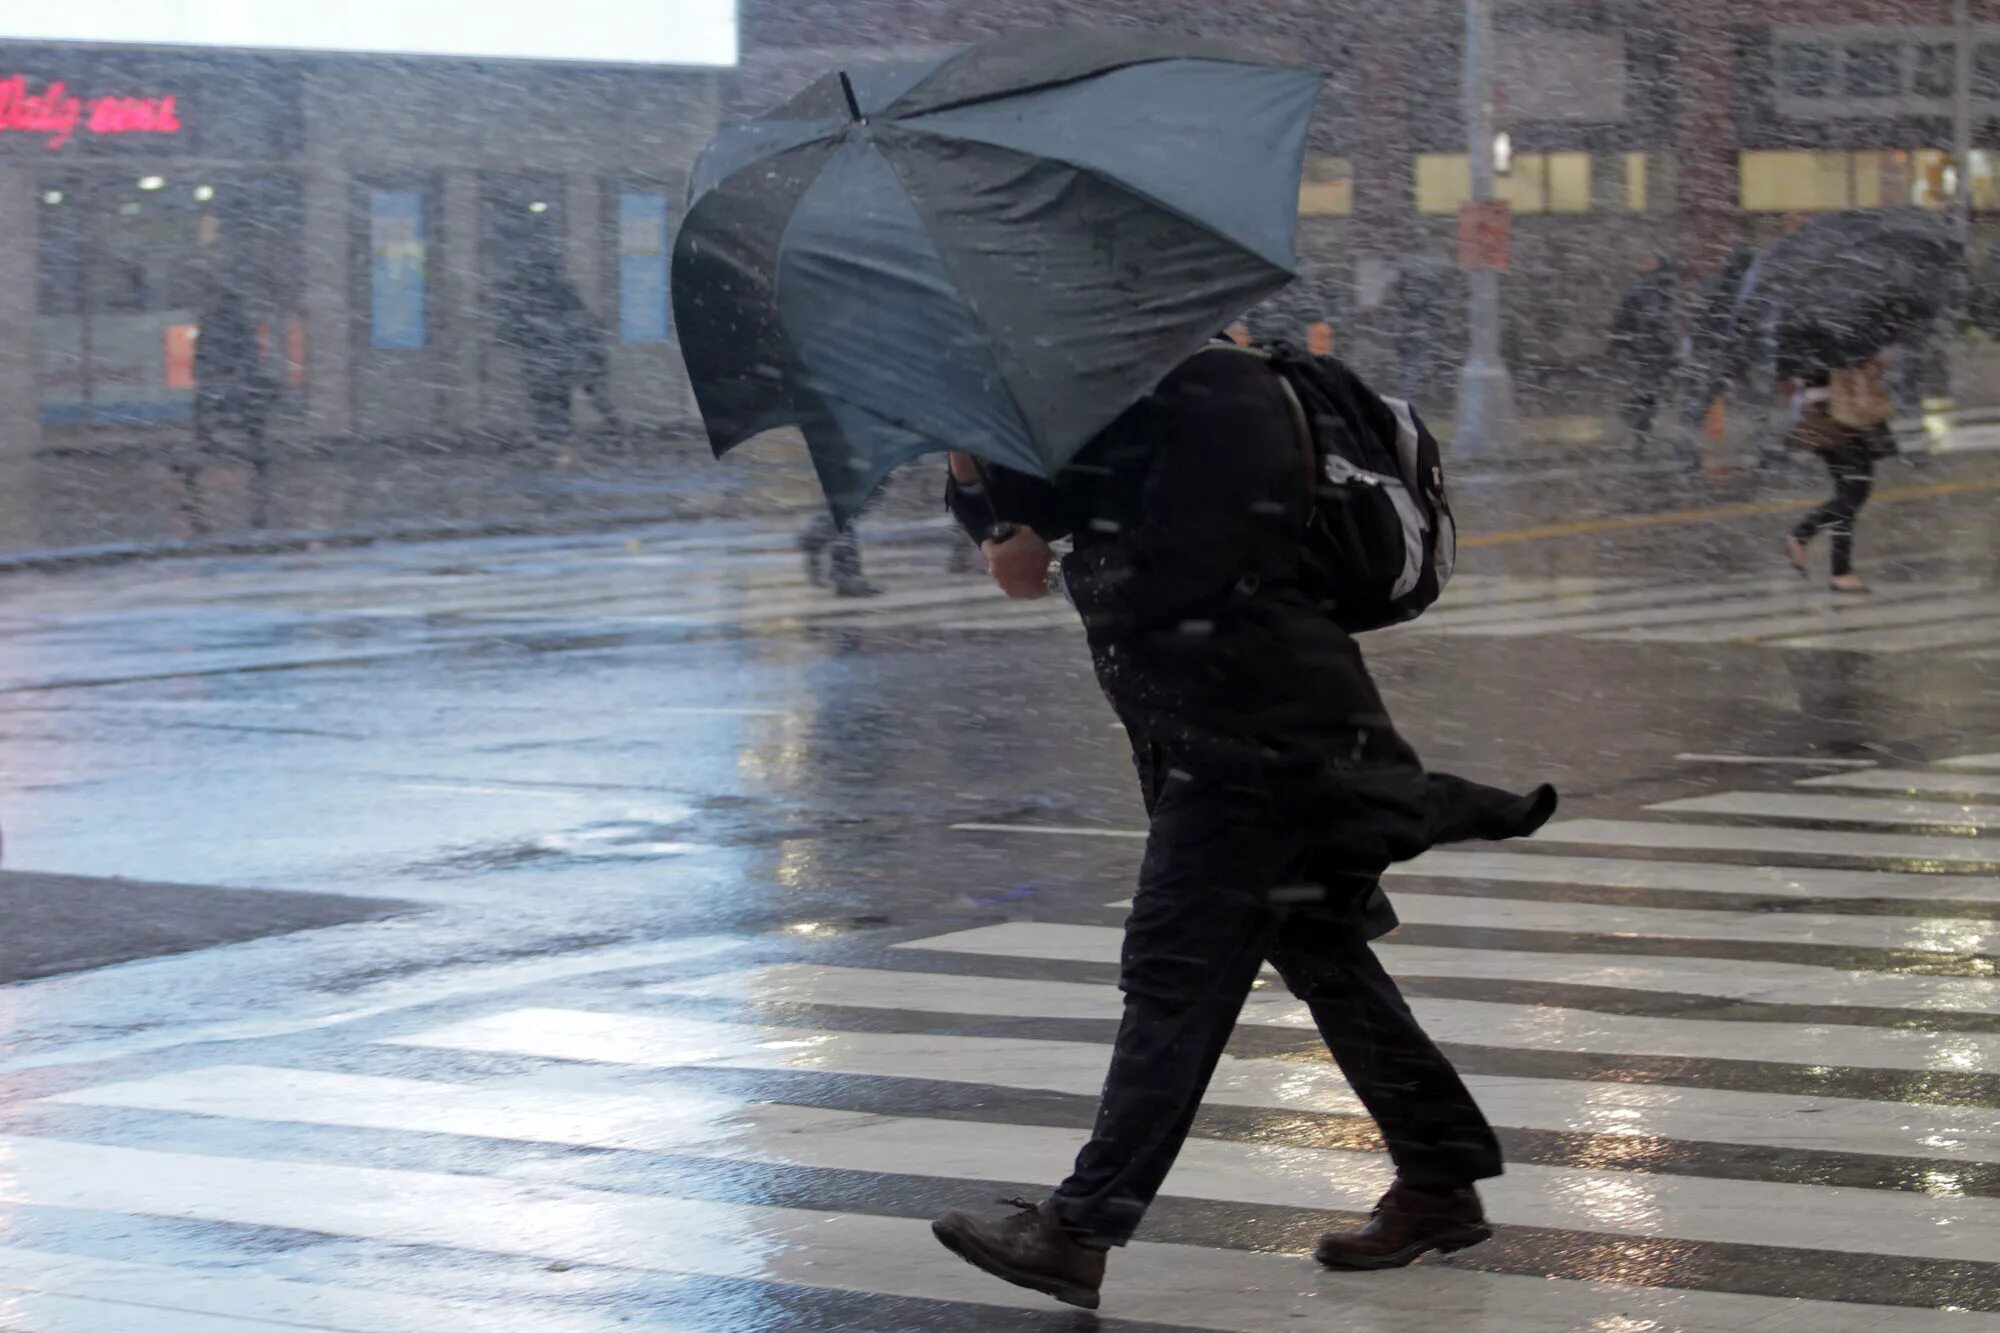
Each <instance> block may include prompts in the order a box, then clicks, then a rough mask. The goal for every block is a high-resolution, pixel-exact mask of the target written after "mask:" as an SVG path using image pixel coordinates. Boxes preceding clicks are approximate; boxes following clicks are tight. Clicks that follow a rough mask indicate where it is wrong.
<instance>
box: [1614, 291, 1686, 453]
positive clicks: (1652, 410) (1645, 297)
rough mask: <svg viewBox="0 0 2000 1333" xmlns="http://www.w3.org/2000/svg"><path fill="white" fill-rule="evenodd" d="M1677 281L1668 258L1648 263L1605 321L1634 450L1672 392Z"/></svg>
mask: <svg viewBox="0 0 2000 1333" xmlns="http://www.w3.org/2000/svg"><path fill="white" fill-rule="evenodd" d="M1678 301H1679V282H1678V279H1677V276H1676V273H1675V269H1674V264H1673V261H1672V260H1668V259H1654V260H1651V261H1649V262H1648V263H1647V265H1646V272H1645V273H1643V274H1641V275H1640V277H1639V280H1638V281H1637V282H1634V283H1633V284H1632V285H1631V286H1630V287H1627V288H1626V289H1625V294H1624V296H1623V297H1621V298H1620V299H1619V302H1618V310H1617V313H1615V314H1614V315H1613V316H1612V317H1611V338H1610V344H1611V362H1612V366H1613V370H1614V373H1615V374H1616V376H1617V378H1618V384H1619V391H1620V413H1619V414H1620V416H1621V417H1622V418H1623V420H1624V423H1625V429H1626V432H1627V434H1628V437H1629V438H1630V440H1631V443H1632V446H1633V448H1634V449H1635V450H1644V449H1646V448H1647V447H1648V446H1649V445H1650V444H1651V443H1652V440H1653V423H1654V419H1655V418H1656V417H1657V416H1658V414H1659V410H1660V404H1661V402H1662V401H1664V400H1666V399H1667V398H1668V397H1669V395H1671V393H1672V391H1673V379H1674V350H1675V342H1676V339H1675V337H1674V322H1675V314H1676V306H1677V304H1678Z"/></svg>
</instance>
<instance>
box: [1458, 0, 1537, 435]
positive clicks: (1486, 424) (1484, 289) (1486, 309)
mask: <svg viewBox="0 0 2000 1333" xmlns="http://www.w3.org/2000/svg"><path fill="white" fill-rule="evenodd" d="M1465 129H1466V148H1467V151H1468V153H1469V155H1470V157H1471V166H1472V200H1473V202H1474V203H1475V204H1484V203H1490V202H1491V201H1492V199H1493V134H1494V125H1493V3H1492V0H1465ZM1466 277H1467V279H1468V283H1469V285H1470V287H1471V304H1470V306H1469V307H1468V309H1467V319H1468V324H1469V326H1470V334H1471V337H1470V347H1469V348H1468V353H1467V356H1466V359H1465V368H1464V369H1463V370H1462V371H1460V372H1459V377H1458V433H1457V436H1456V437H1455V438H1454V440H1453V441H1452V454H1453V455H1454V456H1455V457H1458V458H1495V457H1505V456H1509V455H1512V454H1513V453H1515V452H1516V449H1517V447H1518V445H1519V444H1520V423H1519V421H1518V420H1517V418H1516V417H1515V414H1514V381H1513V379H1512V377H1511V376H1509V375H1508V373H1507V363H1506V362H1505V361H1503V360H1502V359H1501V357H1500V274H1499V272H1498V270H1497V269H1494V268H1490V267H1485V266H1481V267H1478V268H1475V269H1474V270H1473V271H1472V272H1470V273H1468V274H1467V275H1466Z"/></svg>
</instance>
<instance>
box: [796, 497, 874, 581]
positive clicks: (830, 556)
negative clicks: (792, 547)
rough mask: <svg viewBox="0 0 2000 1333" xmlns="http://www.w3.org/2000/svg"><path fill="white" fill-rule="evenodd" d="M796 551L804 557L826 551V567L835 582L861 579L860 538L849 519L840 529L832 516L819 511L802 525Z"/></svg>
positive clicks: (851, 520)
mask: <svg viewBox="0 0 2000 1333" xmlns="http://www.w3.org/2000/svg"><path fill="white" fill-rule="evenodd" d="M855 517H856V518H858V517H860V516H859V515H856V516H855ZM799 549H800V550H802V551H804V552H805V553H806V554H807V555H808V556H817V555H818V554H819V553H820V552H821V551H824V552H826V558H827V564H828V566H829V567H830V568H831V569H832V570H833V578H834V582H836V583H840V582H844V581H847V580H851V579H858V578H860V577H861V538H860V536H859V535H858V534H856V532H855V531H854V521H853V519H850V520H848V522H847V524H846V526H844V527H843V526H840V525H838V524H836V523H835V522H834V521H833V515H832V514H829V513H824V512H822V513H820V514H817V515H815V516H814V517H813V521H812V522H810V523H808V524H806V530H805V531H804V532H802V533H800V534H799Z"/></svg>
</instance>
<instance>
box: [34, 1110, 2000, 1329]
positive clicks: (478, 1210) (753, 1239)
mask: <svg viewBox="0 0 2000 1333" xmlns="http://www.w3.org/2000/svg"><path fill="white" fill-rule="evenodd" d="M765 1123H766V1125H767V1126H772V1127H775V1126H784V1127H785V1128H786V1129H789V1130H791V1131H794V1132H793V1133H792V1134H791V1135H790V1137H791V1138H793V1139H794V1140H795V1141H799V1142H800V1146H804V1138H805V1136H804V1135H802V1134H801V1133H799V1132H797V1131H802V1130H807V1129H809V1128H819V1129H828V1130H830V1129H831V1128H832V1127H833V1125H834V1124H835V1123H836V1122H834V1121H829V1120H826V1119H825V1118H823V1117H821V1118H816V1119H814V1120H813V1121H804V1120H801V1119H799V1118H797V1117H795V1116H783V1117H771V1118H769V1119H767V1120H766V1122H765ZM841 1123H845V1122H841ZM850 1127H853V1128H858V1126H850ZM896 1128H899V1129H901V1128H903V1127H902V1126H896ZM954 1137H956V1138H958V1139H960V1140H966V1139H970V1138H972V1137H974V1136H969V1135H965V1134H964V1133H962V1132H957V1133H955V1134H954ZM1065 1137H1066V1146H1067V1147H1071V1148H1073V1147H1074V1143H1073V1136H1065ZM0 1145H4V1148H5V1151H6V1153H7V1157H8V1165H9V1169H8V1173H7V1175H6V1176H5V1177H4V1178H0V1197H5V1198H9V1199H18V1198H21V1197H22V1196H32V1198H33V1201H34V1202H36V1203H41V1204H47V1205H50V1206H56V1207H69V1208H79V1209H95V1210H99V1211H104V1212H120V1211H125V1212H143V1213H150V1214H152V1215H155V1216H161V1217H178V1218H185V1219H189V1220H194V1221H208V1222H219V1223H236V1224H246V1225H258V1226H274V1227H289V1228H294V1229H300V1230H306V1231H315V1232H320V1233H324V1234H332V1235H346V1236H361V1237H367V1238H370V1239H374V1240H378V1241H384V1242H388V1243H392V1244H404V1245H441V1246H447V1247H451V1248H456V1249H465V1250H474V1251H481V1252H485V1253H489V1254H513V1255H520V1256H523V1257H529V1258H533V1259H537V1260H542V1261H549V1260H555V1261H562V1262H567V1263H574V1264H586V1265H616V1266H621V1267H625V1268H630V1269H634V1270H637V1271H640V1272H664V1273H677V1274H684V1275H688V1276H708V1277H719V1278H747V1279H751V1280H759V1281H770V1282H786V1283H794V1284H797V1285H800V1286H805V1287H813V1288H819V1289H823V1290H834V1291H849V1292H862V1293H872V1294H878V1295H886V1296H905V1297H912V1298H920V1299H931V1300H943V1301H958V1302H971V1303H974V1304H978V1305H988V1306H995V1307H999V1308H1002V1309H1020V1310H1035V1311H1044V1312H1045V1311H1047V1310H1048V1309H1049V1305H1048V1302H1047V1299H1046V1298H1044V1297H1038V1296H1035V1295H1032V1294H1031V1293H1027V1292H1023V1291H1019V1290H1017V1289H1015V1288H1012V1287H1009V1286H1006V1285H1004V1284H1002V1283H999V1282H991V1281H986V1280H983V1279H975V1278H972V1277H969V1276H968V1273H967V1270H966V1269H965V1267H964V1265H963V1264H961V1263H960V1262H959V1261H958V1260H956V1259H954V1258H952V1257H951V1256H950V1255H948V1254H946V1253H945V1252H944V1251H943V1250H942V1249H940V1248H939V1247H938V1246H937V1244H936V1242H935V1241H934V1240H932V1239H931V1237H930V1234H929V1225H928V1223H926V1222H924V1221H922V1220H915V1219H907V1218H891V1217H877V1216H872V1215H861V1214H841V1213H829V1212H827V1211H825V1210H804V1209H785V1208H771V1207H763V1206H758V1205H750V1204H718V1203H707V1202H692V1201H687V1200H679V1199H671V1198H662V1197H658V1196H649V1195H636V1194H624V1193H618V1192H614V1191H610V1190H590V1189H579V1188H575V1187H570V1186H564V1185H560V1184H551V1183H546V1182H540V1181H510V1180H499V1179H493V1178H490V1177H481V1176H468V1175H447V1174H443V1173H434V1172H418V1171H385V1170H380V1169H375V1168H367V1167H347V1166H322V1165H312V1164H306V1163H299V1162H280V1161H263V1160H257V1159H250V1158H232V1157H206V1156H197V1155H193V1154H184V1153H166V1152H150V1151H143V1150H136V1149H129V1148H112V1147H103V1146H99V1145H95V1144H83V1143H64V1142H57V1141H53V1140H46V1139H28V1138H11V1139H6V1140H0ZM813 1146H814V1147H816V1148H817V1147H821V1146H824V1145H823V1144H821V1143H820V1142H819V1141H817V1140H815V1141H814V1142H813ZM864 1146H865V1147H867V1148H868V1149H869V1150H871V1151H872V1150H874V1148H875V1144H874V1142H873V1140H869V1141H867V1142H866V1143H865V1144H864V1143H863V1142H861V1141H857V1142H856V1147H857V1148H860V1147H864ZM947 1146H948V1145H947ZM1001 1146H1005V1147H1012V1146H1014V1145H1012V1144H1006V1145H1001V1144H997V1143H996V1148H997V1147H1001ZM1028 1146H1030V1147H1032V1148H1033V1149H1036V1150H1038V1151H1040V1152H1041V1153H1042V1154H1043V1155H1046V1149H1045V1145H1043V1144H1040V1143H1034V1144H1030V1145H1028ZM832 1155H833V1156H840V1155H841V1154H840V1153H839V1152H838V1151H837V1150H836V1151H834V1152H833V1153H832ZM910 1165H911V1162H910V1159H908V1158H905V1159H904V1161H903V1169H904V1170H905V1171H907V1170H908V1169H909V1167H910ZM1041 1165H1042V1162H1041V1161H1040V1160H1039V1158H1037V1159H1032V1160H1031V1159H1028V1158H1017V1159H1016V1160H1015V1161H1014V1163H1013V1164H1012V1169H1010V1170H1007V1171H1006V1172H1005V1174H1006V1176H1007V1177H1008V1178H1012V1177H1014V1176H1017V1175H1020V1174H1024V1173H1028V1174H1032V1173H1033V1172H1034V1170H1035V1169H1036V1168H1039V1167H1040V1166H1041ZM1204 1183H1205V1182H1204ZM1335 1197H1340V1198H1345V1197H1348V1194H1347V1192H1346V1191H1341V1192H1339V1193H1338V1194H1337V1195H1336V1196H1335ZM1313 1202H1314V1204H1316V1205H1318V1206H1327V1205H1329V1204H1330V1203H1331V1202H1332V1199H1330V1198H1329V1197H1328V1196H1327V1195H1325V1194H1322V1195H1319V1196H1317V1197H1315V1198H1314V1200H1313ZM1370 1202H1372V1199H1371V1200H1370ZM967 1203H968V1204H973V1205H976V1204H977V1203H978V1200H977V1199H968V1200H967ZM1594 1206H1596V1207H1599V1208H1602V1209H1606V1210H1609V1209H1612V1208H1614V1207H1615V1206H1616V1202H1615V1200H1614V1199H1613V1198H1611V1197H1606V1198H1605V1199H1603V1200H1602V1201H1600V1202H1598V1203H1597V1204H1595V1205H1594ZM1640 1211H1643V1209H1641V1210H1640ZM1936 1230H1937V1231H1938V1232H1939V1233H1940V1234H1941V1233H1943V1232H1945V1231H1947V1230H1948V1228H1937V1229H1936ZM1762 1239H1763V1240H1764V1241H1765V1242H1766V1243H1769V1242H1772V1241H1774V1240H1776V1239H1778V1237H1777V1236H1776V1235H1775V1234H1773V1233H1771V1232H1766V1234H1765V1235H1764V1236H1763V1238H1762ZM1413 1276H1416V1277H1417V1278H1419V1279H1420V1280H1418V1281H1409V1280H1398V1277H1399V1275H1394V1274H1392V1275H1388V1276H1387V1277H1386V1279H1385V1277H1384V1276H1383V1275H1379V1274H1367V1275H1361V1276H1360V1277H1359V1278H1356V1277H1348V1278H1341V1277H1332V1276H1328V1275H1325V1274H1317V1273H1315V1271H1314V1270H1313V1268H1312V1267H1311V1265H1310V1263H1309V1262H1308V1261H1306V1260H1303V1259H1302V1258H1300V1257H1298V1256H1294V1255H1273V1254H1258V1253H1250V1252H1243V1251H1226V1250H1210V1249H1203V1248H1199V1247H1195V1246H1185V1245H1159V1244H1149V1243H1146V1242H1144V1241H1141V1242H1139V1243H1137V1244H1134V1245H1131V1246H1128V1247H1126V1248H1125V1249H1122V1250H1120V1251H1119V1252H1118V1254H1117V1255H1116V1256H1115V1259H1114V1265H1113V1270H1112V1276H1111V1278H1110V1281H1109V1283H1108V1287H1109V1289H1108V1291H1107V1293H1106V1301H1107V1307H1108V1308H1107V1313H1111V1314H1115V1315H1116V1316H1118V1317H1121V1318H1127V1319H1133V1320H1151V1321H1154V1322H1157V1323H1161V1324H1166V1325H1177V1326H1184V1327H1192V1328H1202V1329H1214V1330H1221V1331H1223V1333H1269V1330H1271V1329H1273V1328H1280V1327H1287V1326H1290V1325H1291V1323H1292V1321H1294V1320H1299V1319H1304V1320H1305V1321H1306V1322H1305V1323H1303V1324H1301V1325H1300V1327H1314V1326H1332V1325H1335V1324H1338V1325H1339V1326H1340V1327H1343V1328H1352V1329H1355V1330H1357V1331H1358V1333H1369V1331H1370V1330H1377V1331H1379V1333H1390V1330H1406V1329H1410V1328H1417V1327H1423V1328H1432V1327H1448V1328H1451V1329H1454V1330H1463V1331H1464V1333H1521V1330H1524V1329H1544V1330H1551V1331H1553V1330H1558V1329H1576V1328H1590V1327H1593V1326H1596V1325H1601V1324H1602V1321H1603V1317H1604V1312H1605V1310H1606V1309H1610V1308H1615V1309H1616V1310H1617V1311H1618V1312H1619V1313H1618V1317H1619V1318H1621V1319H1625V1320H1633V1319H1644V1318H1646V1317H1648V1316H1657V1317H1658V1318H1659V1319H1660V1320H1664V1321H1667V1322H1668V1323H1670V1324H1671V1326H1672V1327H1673V1328H1675V1329H1676V1330H1682V1331H1684V1333H1742V1330H1744V1329H1747V1328H1750V1327H1752V1326H1755V1327H1756V1328H1757V1329H1758V1330H1759V1333H1781V1331H1782V1333H1875V1331H1876V1330H1881V1329H1884V1328H1894V1329H1910V1330H1920V1331H1921V1333H1931V1330H1933V1329H1935V1330H1936V1331H1937V1333H1995V1331H2000V1318H1992V1317H1988V1316H1979V1315H1955V1316H1953V1317H1951V1318H1950V1319H1948V1320H1947V1319H1946V1318H1943V1317H1941V1316H1938V1317H1933V1316H1934V1314H1935V1312H1931V1311H1922V1310H1903V1309H1893V1310H1891V1309H1885V1308H1883V1307H1874V1306H1850V1305H1843V1304H1840V1303H1833V1302H1828V1303H1818V1302H1801V1301H1794V1300H1779V1299H1773V1298H1769V1297H1755V1296H1733V1295H1723V1294H1719V1293H1709V1292H1700V1291H1687V1290H1679V1289H1673V1288H1657V1289H1655V1288H1639V1289H1630V1288H1623V1287H1617V1286H1612V1285H1609V1284H1600V1283H1575V1282H1559V1281H1550V1280H1548V1279H1546V1278H1539V1277H1515V1276H1511V1275H1498V1274H1488V1273H1477V1272H1470V1271H1465V1270H1462V1269H1454V1268H1452V1267H1450V1266H1449V1265H1445V1266H1432V1267H1430V1268H1428V1269H1426V1270H1425V1271H1423V1272H1421V1273H1420V1274H1415V1275H1413ZM148 1333H151V1330H150V1329H149V1330H148ZM203 1333H207V1330H203Z"/></svg>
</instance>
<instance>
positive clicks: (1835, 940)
mask: <svg viewBox="0 0 2000 1333" xmlns="http://www.w3.org/2000/svg"><path fill="white" fill-rule="evenodd" d="M1396 915H1397V916H1399V917H1401V918H1402V919H1403V921H1404V922H1405V924H1408V925H1435V926H1474V927H1490V928H1497V929H1505V930H1537V931H1550V932H1569V931H1578V932H1583V933H1586V934H1592V935H1618V936H1625V937H1650V938H1654V939H1668V940H1741V941H1745V942H1750V943H1759V944H1824V945H1834V946H1840V947H1845V948H1853V949H1908V950H1911V951H1913V952H1918V953H1945V954H1978V953H1995V952H2000V920H1991V921H1969V920H1963V919H1960V918H1957V917H1901V916H1836V915H1833V914H1831V913H1826V912H1710V911H1696V910H1688V909H1683V908H1667V907H1617V906H1610V905H1607V904H1604V903H1570V902H1542V901H1539V900H1536V899H1515V898H1470V897H1463V896H1460V895H1457V894H1452V895H1445V894H1432V893H1409V892H1399V893H1398V894H1397V895H1396Z"/></svg>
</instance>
